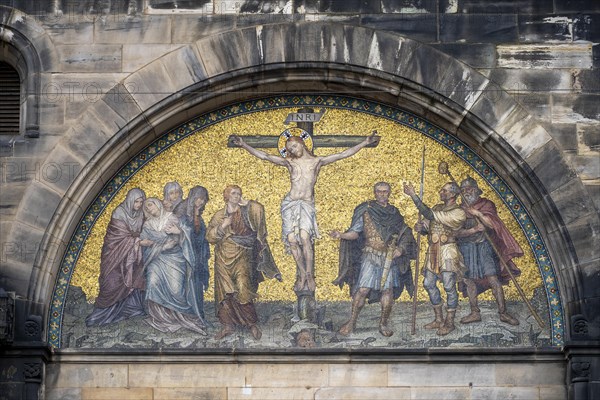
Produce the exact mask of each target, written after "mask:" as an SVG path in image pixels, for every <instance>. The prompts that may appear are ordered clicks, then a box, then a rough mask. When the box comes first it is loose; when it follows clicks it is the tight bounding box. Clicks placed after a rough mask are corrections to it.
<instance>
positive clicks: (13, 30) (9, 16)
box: [0, 6, 54, 137]
mask: <svg viewBox="0 0 600 400" xmlns="http://www.w3.org/2000/svg"><path fill="white" fill-rule="evenodd" d="M0 42H4V43H6V45H7V47H6V48H5V49H4V51H5V56H6V58H7V61H8V62H9V63H10V64H12V65H13V66H14V67H15V68H16V69H17V71H18V72H19V75H20V77H21V80H22V85H23V86H24V89H25V90H24V91H23V94H24V96H25V98H24V100H25V101H24V106H23V107H22V113H23V117H24V119H25V126H24V129H23V131H24V135H25V136H27V137H38V136H39V134H40V132H39V129H40V102H41V93H42V90H41V77H40V73H41V72H42V71H44V70H48V69H49V68H51V65H52V56H50V54H52V51H51V50H52V49H53V47H54V46H53V44H52V41H51V40H50V37H49V36H48V34H47V33H46V32H45V31H44V29H43V28H42V27H41V26H39V24H37V22H36V21H35V20H34V19H33V18H32V17H31V16H29V15H27V14H24V13H22V12H20V11H18V10H16V9H13V8H10V7H5V6H0Z"/></svg>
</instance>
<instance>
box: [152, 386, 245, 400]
mask: <svg viewBox="0 0 600 400" xmlns="http://www.w3.org/2000/svg"><path fill="white" fill-rule="evenodd" d="M227 392H228V388H226V387H219V388H216V387H214V388H211V387H206V388H186V387H178V388H160V387H155V388H154V399H160V400H181V399H194V400H196V399H197V400H211V399H228V397H227V396H228V394H227ZM246 398H247V397H246Z"/></svg>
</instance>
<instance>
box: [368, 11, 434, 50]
mask: <svg viewBox="0 0 600 400" xmlns="http://www.w3.org/2000/svg"><path fill="white" fill-rule="evenodd" d="M360 23H361V25H363V26H366V27H368V28H372V29H381V30H384V31H390V32H395V33H397V34H400V35H403V36H406V37H410V38H411V39H414V40H418V41H420V42H425V43H427V42H435V41H436V39H437V21H436V17H435V15H434V14H405V13H402V14H399V15H386V14H368V15H362V16H361V19H360Z"/></svg>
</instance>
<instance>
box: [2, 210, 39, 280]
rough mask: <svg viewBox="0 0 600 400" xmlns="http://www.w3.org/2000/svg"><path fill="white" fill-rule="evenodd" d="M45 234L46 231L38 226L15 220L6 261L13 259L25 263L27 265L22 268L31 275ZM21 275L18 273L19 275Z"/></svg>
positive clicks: (6, 252) (9, 238)
mask: <svg viewBox="0 0 600 400" xmlns="http://www.w3.org/2000/svg"><path fill="white" fill-rule="evenodd" d="M43 234H44V231H43V230H41V229H39V228H38V227H35V226H32V225H28V224H25V223H22V222H21V221H15V222H13V225H12V230H11V232H10V236H9V237H8V243H10V246H11V248H10V249H6V251H5V255H6V259H5V260H4V261H7V262H10V261H11V260H12V261H15V262H16V263H20V264H23V265H24V266H25V267H23V266H22V267H21V268H22V269H23V271H27V272H26V274H27V275H29V274H30V273H31V266H32V265H33V260H34V259H35V256H36V254H37V252H38V249H39V245H40V242H41V240H42V236H43ZM20 275H21V274H18V275H17V276H20Z"/></svg>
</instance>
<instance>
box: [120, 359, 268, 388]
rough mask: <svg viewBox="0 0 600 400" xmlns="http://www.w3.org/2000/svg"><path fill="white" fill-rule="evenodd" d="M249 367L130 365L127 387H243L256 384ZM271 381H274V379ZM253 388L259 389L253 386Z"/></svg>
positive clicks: (228, 365)
mask: <svg viewBox="0 0 600 400" xmlns="http://www.w3.org/2000/svg"><path fill="white" fill-rule="evenodd" d="M247 367H248V366H246V365H239V364H212V365H211V364H203V365H197V364H196V365H186V364H146V365H144V364H131V365H129V380H128V386H129V387H142V388H143V387H164V388H178V387H182V386H184V385H185V387H188V388H195V387H207V388H214V387H243V386H244V385H245V384H248V383H249V384H253V383H252V382H251V381H250V380H248V379H247V376H246V368H247ZM265 378H267V377H265ZM268 378H273V376H272V375H271V376H269V377H268ZM253 386H260V385H257V384H253ZM263 386H264V385H263ZM266 386H269V385H266Z"/></svg>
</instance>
